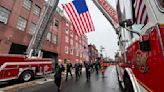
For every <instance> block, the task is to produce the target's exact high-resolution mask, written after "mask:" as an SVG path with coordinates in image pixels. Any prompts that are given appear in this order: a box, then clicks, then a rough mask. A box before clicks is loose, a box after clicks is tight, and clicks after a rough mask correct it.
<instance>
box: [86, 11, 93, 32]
mask: <svg viewBox="0 0 164 92" xmlns="http://www.w3.org/2000/svg"><path fill="white" fill-rule="evenodd" d="M87 14H88V16H89V21H90V22H89V23H90V24H91V29H92V30H93V31H94V30H95V28H94V25H93V21H92V20H91V15H90V14H89V12H87Z"/></svg>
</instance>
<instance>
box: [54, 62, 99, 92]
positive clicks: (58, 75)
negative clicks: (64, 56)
mask: <svg viewBox="0 0 164 92" xmlns="http://www.w3.org/2000/svg"><path fill="white" fill-rule="evenodd" d="M83 67H84V68H85V71H86V80H87V81H89V80H90V78H91V73H92V72H93V71H94V70H96V74H98V72H99V69H100V63H99V62H98V61H97V62H94V63H90V62H84V63H83V64H82V63H75V64H74V66H73V65H72V64H71V63H70V62H67V64H66V67H64V65H63V64H62V62H58V64H57V65H56V68H55V75H54V80H55V84H56V85H57V87H58V91H60V89H61V86H60V85H61V79H62V72H64V71H65V70H66V78H65V81H67V80H68V75H70V76H71V78H72V79H73V75H72V71H73V69H74V71H75V77H76V80H78V79H80V76H81V75H82V68H83Z"/></svg>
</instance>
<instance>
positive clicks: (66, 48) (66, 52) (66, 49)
mask: <svg viewBox="0 0 164 92" xmlns="http://www.w3.org/2000/svg"><path fill="white" fill-rule="evenodd" d="M65 54H68V46H65Z"/></svg>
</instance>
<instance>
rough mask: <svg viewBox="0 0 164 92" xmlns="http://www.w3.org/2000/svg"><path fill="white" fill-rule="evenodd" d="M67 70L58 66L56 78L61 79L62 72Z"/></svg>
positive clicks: (62, 66)
mask: <svg viewBox="0 0 164 92" xmlns="http://www.w3.org/2000/svg"><path fill="white" fill-rule="evenodd" d="M64 70H65V68H64V65H57V66H56V72H55V76H54V77H55V78H61V75H62V72H63V71H64Z"/></svg>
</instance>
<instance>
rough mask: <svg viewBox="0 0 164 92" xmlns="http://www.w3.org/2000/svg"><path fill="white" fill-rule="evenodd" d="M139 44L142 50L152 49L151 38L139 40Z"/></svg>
mask: <svg viewBox="0 0 164 92" xmlns="http://www.w3.org/2000/svg"><path fill="white" fill-rule="evenodd" d="M139 46H140V50H141V51H150V50H151V48H150V41H149V40H145V41H142V42H139Z"/></svg>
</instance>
